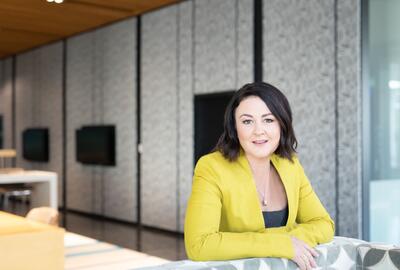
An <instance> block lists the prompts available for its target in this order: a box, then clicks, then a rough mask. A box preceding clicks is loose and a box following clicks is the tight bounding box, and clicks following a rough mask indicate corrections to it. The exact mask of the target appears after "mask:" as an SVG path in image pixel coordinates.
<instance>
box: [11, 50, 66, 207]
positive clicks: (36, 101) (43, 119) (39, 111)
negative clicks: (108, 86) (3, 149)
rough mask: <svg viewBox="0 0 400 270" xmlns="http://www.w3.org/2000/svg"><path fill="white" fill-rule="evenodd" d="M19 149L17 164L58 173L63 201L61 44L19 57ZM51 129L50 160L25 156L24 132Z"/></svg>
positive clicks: (17, 123) (59, 191)
mask: <svg viewBox="0 0 400 270" xmlns="http://www.w3.org/2000/svg"><path fill="white" fill-rule="evenodd" d="M16 61H17V63H16V64H17V70H16V85H15V87H16V123H15V124H16V146H17V147H16V148H17V153H18V155H17V165H18V166H20V167H22V168H26V169H35V170H46V171H54V172H56V173H57V174H58V201H59V205H60V206H61V203H62V181H63V179H62V43H61V42H57V43H53V44H51V45H48V46H44V47H40V48H38V49H35V50H32V51H30V52H27V53H24V54H20V55H18V56H17V59H16ZM32 127H45V128H48V129H49V148H50V152H49V162H31V161H27V160H24V159H23V158H22V132H23V130H24V129H26V128H32Z"/></svg>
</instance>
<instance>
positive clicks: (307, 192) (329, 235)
mask: <svg viewBox="0 0 400 270" xmlns="http://www.w3.org/2000/svg"><path fill="white" fill-rule="evenodd" d="M295 162H296V163H297V165H298V176H299V177H300V188H299V198H298V199H299V201H298V206H299V207H298V212H297V217H296V224H295V225H294V228H293V229H291V230H290V232H289V234H290V235H292V236H295V237H296V238H298V239H300V240H302V241H304V242H306V243H307V244H309V245H310V246H311V247H314V246H316V245H318V244H322V243H326V242H329V241H331V240H332V239H333V236H334V233H335V225H334V222H333V221H332V219H331V217H330V216H329V214H328V212H327V211H326V210H325V208H324V206H323V205H322V203H321V201H320V200H319V198H318V197H317V195H316V194H315V192H314V190H313V188H312V186H311V184H310V181H309V180H308V178H307V176H306V174H305V173H304V169H303V167H302V166H301V164H300V163H299V161H298V160H297V158H296V161H295Z"/></svg>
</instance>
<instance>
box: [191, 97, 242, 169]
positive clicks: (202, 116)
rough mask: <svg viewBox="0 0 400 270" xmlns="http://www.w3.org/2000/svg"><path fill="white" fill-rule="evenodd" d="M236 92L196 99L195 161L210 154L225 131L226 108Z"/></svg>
mask: <svg viewBox="0 0 400 270" xmlns="http://www.w3.org/2000/svg"><path fill="white" fill-rule="evenodd" d="M234 93H235V92H234V91H229V92H222V93H215V94H200V95H196V96H195V98H194V145H195V147H194V148H195V149H194V154H195V156H194V161H195V164H196V162H197V160H198V159H199V158H200V157H201V156H203V155H205V154H208V153H210V151H211V150H212V149H213V148H214V147H215V145H216V144H217V141H218V139H219V137H220V136H221V134H222V132H223V130H224V114H225V109H226V106H227V105H228V103H229V101H230V100H231V98H232V96H233V94H234Z"/></svg>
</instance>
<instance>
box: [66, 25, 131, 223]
mask: <svg viewBox="0 0 400 270" xmlns="http://www.w3.org/2000/svg"><path fill="white" fill-rule="evenodd" d="M135 33H136V19H129V20H124V21H122V22H119V23H116V24H112V25H110V26H107V27H104V28H101V29H98V30H96V31H93V32H88V33H85V34H83V35H80V36H77V37H74V38H71V39H69V40H68V59H67V74H68V76H67V128H68V132H67V136H68V144H67V149H68V151H67V155H68V158H67V177H68V182H67V190H68V194H67V201H68V202H67V205H68V208H71V209H76V210H80V211H84V212H89V213H95V214H101V215H104V216H107V217H112V218H118V219H121V220H126V221H136V220H137V212H136V200H137V198H136V183H137V182H136V181H137V180H136V173H137V167H136V116H135V114H136V100H135V93H136V83H135V81H136V79H135V74H136V72H135V67H136V59H135V57H136V56H135V48H136V44H135V35H136V34H135ZM84 125H115V128H116V166H110V167H108V166H93V165H83V164H81V163H79V162H77V161H76V158H75V156H76V153H75V130H76V129H77V128H80V127H82V126H84ZM82 194H85V196H82Z"/></svg>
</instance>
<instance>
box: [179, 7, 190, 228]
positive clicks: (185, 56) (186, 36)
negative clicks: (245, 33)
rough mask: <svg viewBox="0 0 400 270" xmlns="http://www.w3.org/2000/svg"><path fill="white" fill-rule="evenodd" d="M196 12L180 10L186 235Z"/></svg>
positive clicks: (181, 171) (182, 194) (181, 221)
mask: <svg viewBox="0 0 400 270" xmlns="http://www.w3.org/2000/svg"><path fill="white" fill-rule="evenodd" d="M192 12H193V3H192V2H189V1H187V2H184V3H182V4H180V5H179V8H178V19H179V22H178V27H179V28H178V29H179V31H178V33H179V36H178V40H179V42H178V51H177V53H178V61H179V62H178V66H179V69H178V74H177V75H178V108H179V110H178V111H179V115H178V117H179V133H178V138H179V139H178V142H179V143H178V149H179V156H178V160H179V175H178V188H179V194H178V198H179V202H178V214H179V218H178V219H179V221H178V230H179V231H181V232H183V224H184V219H185V211H186V205H187V201H188V198H189V195H190V192H191V187H192V176H193V155H194V149H193V145H194V140H193V138H194V134H193V119H194V115H193V112H194V107H193V89H192V88H193V87H192V86H193V81H192V48H193V47H192V26H193V25H192V23H193V21H192V16H191V15H192Z"/></svg>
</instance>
